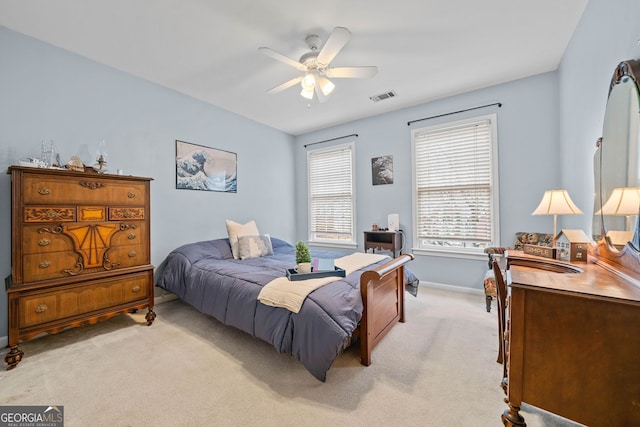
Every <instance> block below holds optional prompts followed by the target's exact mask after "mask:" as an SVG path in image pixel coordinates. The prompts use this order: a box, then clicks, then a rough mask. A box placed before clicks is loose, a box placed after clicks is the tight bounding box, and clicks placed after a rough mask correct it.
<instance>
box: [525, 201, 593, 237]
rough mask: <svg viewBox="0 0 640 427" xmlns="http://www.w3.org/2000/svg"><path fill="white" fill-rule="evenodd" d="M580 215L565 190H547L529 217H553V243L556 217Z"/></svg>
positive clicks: (580, 212) (579, 211)
mask: <svg viewBox="0 0 640 427" xmlns="http://www.w3.org/2000/svg"><path fill="white" fill-rule="evenodd" d="M581 214H582V211H581V210H580V209H578V207H577V206H576V205H575V204H574V203H573V201H572V200H571V197H569V193H568V192H567V190H547V191H545V192H544V195H543V196H542V200H541V201H540V204H539V205H538V207H537V208H536V210H535V211H533V213H532V214H531V215H553V240H554V241H555V239H556V224H557V220H558V215H581Z"/></svg>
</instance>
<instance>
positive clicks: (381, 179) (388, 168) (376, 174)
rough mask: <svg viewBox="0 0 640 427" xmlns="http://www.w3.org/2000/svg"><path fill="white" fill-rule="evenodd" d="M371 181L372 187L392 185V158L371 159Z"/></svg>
mask: <svg viewBox="0 0 640 427" xmlns="http://www.w3.org/2000/svg"><path fill="white" fill-rule="evenodd" d="M371 180H372V182H373V185H384V184H393V156H380V157H373V158H372V159H371Z"/></svg>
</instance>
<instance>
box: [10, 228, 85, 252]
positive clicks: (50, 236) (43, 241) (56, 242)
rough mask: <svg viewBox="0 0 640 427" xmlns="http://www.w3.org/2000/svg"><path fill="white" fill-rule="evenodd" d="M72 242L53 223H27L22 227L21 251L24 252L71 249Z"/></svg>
mask: <svg viewBox="0 0 640 427" xmlns="http://www.w3.org/2000/svg"><path fill="white" fill-rule="evenodd" d="M72 250H73V243H72V242H71V239H70V238H69V237H68V236H65V235H64V234H60V230H59V229H57V228H56V227H55V226H54V225H52V226H51V227H48V226H43V225H28V226H25V227H24V228H23V229H22V252H23V253H24V254H25V255H26V254H36V253H46V252H62V251H72Z"/></svg>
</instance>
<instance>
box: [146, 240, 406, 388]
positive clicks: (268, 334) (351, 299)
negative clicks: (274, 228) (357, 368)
mask: <svg viewBox="0 0 640 427" xmlns="http://www.w3.org/2000/svg"><path fill="white" fill-rule="evenodd" d="M271 241H272V245H273V252H274V253H273V255H269V256H264V257H259V258H252V259H245V260H237V259H234V258H233V256H232V254H231V247H230V245H229V239H217V240H209V241H202V242H196V243H191V244H187V245H184V246H181V247H179V248H177V249H175V250H173V251H172V252H171V253H170V254H169V255H168V256H167V258H166V259H165V260H164V261H163V262H162V263H161V264H160V266H159V267H158V269H157V271H156V286H159V287H160V288H163V289H166V290H167V291H169V292H172V293H174V294H176V295H177V296H178V297H179V298H180V299H182V300H184V301H185V302H187V303H189V304H191V305H192V306H194V307H195V308H197V309H198V310H199V311H201V312H202V313H205V314H208V315H210V316H213V317H215V318H216V319H218V320H219V321H220V322H222V323H224V324H226V325H230V326H234V327H236V328H238V329H240V330H242V331H245V332H246V333H248V334H251V335H252V336H254V337H258V338H260V339H262V340H264V341H267V342H268V343H271V344H272V345H273V346H274V347H275V348H276V350H277V351H279V352H281V353H288V354H291V355H293V356H294V357H295V358H296V359H297V360H299V361H300V362H301V363H302V364H303V365H304V366H305V367H306V368H307V369H308V370H309V372H311V374H312V375H313V376H315V377H316V378H317V379H319V380H320V381H325V379H326V375H327V371H328V370H329V368H330V367H331V364H332V363H333V361H334V360H335V358H336V357H337V356H338V354H339V352H340V351H341V349H342V348H343V343H344V342H345V341H346V340H347V338H349V337H350V336H351V335H352V334H353V332H354V330H355V329H356V327H357V325H358V323H359V321H360V318H361V316H362V298H361V296H360V282H359V281H360V275H361V274H362V271H357V272H354V273H352V274H350V275H349V276H347V277H345V278H344V279H342V280H338V281H334V282H332V283H330V284H328V285H325V286H323V287H321V288H319V289H317V290H315V291H313V292H312V293H311V294H310V295H309V296H308V297H307V299H306V300H305V302H304V304H303V305H302V308H301V310H300V312H299V313H292V312H290V311H289V310H286V309H284V308H277V307H270V306H267V305H264V304H262V303H260V302H259V301H258V300H257V298H258V294H259V292H260V289H261V288H262V286H264V285H266V284H267V283H269V282H270V281H271V280H273V279H275V278H277V277H280V276H284V275H285V272H286V269H287V268H292V267H293V265H294V264H295V248H294V247H293V246H292V245H290V244H288V243H286V242H284V241H282V240H280V239H276V238H272V239H271ZM312 255H313V256H314V257H320V258H338V257H340V256H343V254H338V253H333V252H313V253H312ZM387 261H388V260H387ZM384 262H386V261H382V262H380V263H379V264H384ZM405 270H406V269H405ZM412 278H413V279H415V278H414V277H413V276H412Z"/></svg>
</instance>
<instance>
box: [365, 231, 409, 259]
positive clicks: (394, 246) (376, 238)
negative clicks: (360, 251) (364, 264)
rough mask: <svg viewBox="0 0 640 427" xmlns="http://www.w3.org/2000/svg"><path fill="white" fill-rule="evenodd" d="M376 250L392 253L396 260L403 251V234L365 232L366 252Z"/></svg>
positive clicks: (394, 232) (397, 232)
mask: <svg viewBox="0 0 640 427" xmlns="http://www.w3.org/2000/svg"><path fill="white" fill-rule="evenodd" d="M369 249H371V250H372V251H373V252H374V253H375V251H376V249H384V250H387V251H391V252H392V253H393V257H394V258H396V257H397V256H398V255H400V252H401V251H402V233H400V232H399V231H365V232H364V251H365V252H367V251H368V250H369Z"/></svg>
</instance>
